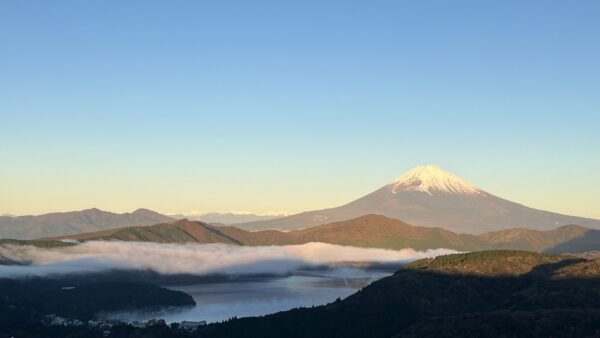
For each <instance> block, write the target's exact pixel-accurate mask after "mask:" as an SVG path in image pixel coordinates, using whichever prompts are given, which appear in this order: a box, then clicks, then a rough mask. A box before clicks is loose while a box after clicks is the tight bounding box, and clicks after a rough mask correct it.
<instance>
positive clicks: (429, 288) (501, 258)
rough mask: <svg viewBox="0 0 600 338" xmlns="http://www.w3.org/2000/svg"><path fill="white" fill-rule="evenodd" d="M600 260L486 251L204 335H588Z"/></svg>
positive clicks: (594, 320) (598, 305) (598, 309)
mask: <svg viewBox="0 0 600 338" xmlns="http://www.w3.org/2000/svg"><path fill="white" fill-rule="evenodd" d="M599 268H600V261H599V260H592V261H586V260H584V259H578V258H574V257H570V256H555V255H546V254H537V253H531V252H521V251H486V252H477V253H469V254H458V255H449V256H442V257H438V258H435V259H427V260H422V261H418V262H415V263H413V264H411V265H409V266H407V267H405V268H403V269H402V270H400V271H398V272H396V273H395V274H394V275H393V276H391V277H387V278H383V279H381V280H379V281H377V282H374V283H372V284H371V285H369V286H368V287H366V288H364V289H363V290H361V291H359V292H358V293H356V294H354V295H352V296H350V297H348V298H346V299H344V300H339V301H336V302H334V303H331V304H328V305H325V306H320V307H315V308H304V309H295V310H291V311H287V312H281V313H277V314H274V315H269V316H265V317H262V318H242V319H234V320H231V321H228V322H226V323H222V324H214V325H211V326H209V327H207V328H205V329H204V330H203V331H202V335H201V336H202V337H254V336H260V337H284V336H285V337H443V336H472V337H497V336H509V337H512V336H519V337H587V336H595V335H597V334H598V333H599V332H600V269H599Z"/></svg>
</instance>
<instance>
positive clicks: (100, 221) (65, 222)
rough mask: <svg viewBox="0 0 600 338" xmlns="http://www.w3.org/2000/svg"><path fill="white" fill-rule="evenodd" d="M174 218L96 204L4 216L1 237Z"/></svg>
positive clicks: (58, 233) (37, 235)
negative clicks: (101, 208)
mask: <svg viewBox="0 0 600 338" xmlns="http://www.w3.org/2000/svg"><path fill="white" fill-rule="evenodd" d="M173 220H175V219H174V218H171V217H168V216H165V215H162V214H159V213H157V212H155V211H152V210H148V209H137V210H135V211H134V212H131V213H123V214H117V213H113V212H108V211H103V210H99V209H96V208H93V209H86V210H82V211H70V212H57V213H50V214H44V215H39V216H0V238H14V239H34V238H40V237H49V236H62V235H69V234H77V233H82V232H91V231H98V230H103V229H112V228H122V227H128V226H137V225H151V224H157V223H164V222H170V221H173Z"/></svg>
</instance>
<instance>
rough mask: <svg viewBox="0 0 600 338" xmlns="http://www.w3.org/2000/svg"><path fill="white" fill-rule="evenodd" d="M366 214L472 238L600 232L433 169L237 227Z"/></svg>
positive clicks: (586, 222) (591, 223)
mask: <svg viewBox="0 0 600 338" xmlns="http://www.w3.org/2000/svg"><path fill="white" fill-rule="evenodd" d="M367 214H378V215H384V216H387V217H391V218H396V219H401V220H403V221H405V222H408V223H410V224H416V225H421V226H429V227H442V228H444V229H447V230H451V231H454V232H460V233H472V234H478V233H483V232H488V231H497V230H501V229H508V228H528V229H538V230H550V229H554V228H556V227H558V226H562V225H569V224H579V225H581V226H585V227H591V228H598V227H600V220H596V219H589V218H583V217H575V216H567V215H562V214H558V213H553V212H549V211H542V210H537V209H533V208H529V207H526V206H524V205H521V204H518V203H515V202H511V201H508V200H505V199H503V198H500V197H497V196H494V195H492V194H490V193H488V192H486V191H483V190H482V189H480V188H478V187H477V186H475V185H473V184H471V183H469V182H467V181H465V180H463V179H461V178H459V177H457V176H456V175H454V174H451V173H449V172H447V171H445V170H443V169H441V168H439V167H437V166H432V165H427V166H418V167H415V168H413V169H412V170H410V171H409V172H407V173H406V174H404V175H402V176H401V177H400V178H398V179H397V180H395V181H394V182H392V183H390V184H388V185H386V186H384V187H382V188H380V189H378V190H376V191H374V192H372V193H370V194H368V195H366V196H364V197H361V198H359V199H357V200H355V201H352V202H350V203H348V204H345V205H342V206H339V207H336V208H331V209H323V210H317V211H308V212H303V213H300V214H295V215H291V216H287V217H282V218H276V219H271V220H265V221H256V222H246V223H240V224H234V225H235V226H237V227H239V228H242V229H247V230H264V229H280V230H291V229H300V228H308V227H311V226H314V225H319V224H326V223H331V222H336V221H343V220H348V219H352V218H355V217H359V216H362V215H367Z"/></svg>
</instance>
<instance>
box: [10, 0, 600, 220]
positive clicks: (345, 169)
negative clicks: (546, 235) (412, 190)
mask: <svg viewBox="0 0 600 338" xmlns="http://www.w3.org/2000/svg"><path fill="white" fill-rule="evenodd" d="M598 18H600V2H599V1H576V2H573V1H495V2H491V1H353V2H348V1H296V2H293V3H292V2H285V4H283V2H281V1H272V2H261V1H238V2H233V1H213V2H209V1H121V0H119V1H108V0H102V1H41V0H40V1H2V2H0V117H1V120H0V160H1V165H0V214H1V213H13V214H28V213H34V214H37V213H43V212H49V211H57V210H74V209H83V208H88V207H99V208H102V209H108V210H114V211H128V210H133V209H135V208H137V207H146V208H152V209H156V210H158V211H162V212H186V211H189V210H199V211H227V210H248V211H256V212H267V211H287V212H296V211H302V210H308V209H315V208H323V207H331V206H336V205H339V204H341V203H345V202H348V201H350V200H352V199H354V198H356V197H359V196H361V195H363V194H366V193H368V192H370V191H372V190H375V189H377V188H379V187H380V186H382V185H384V184H386V183H388V182H389V181H391V180H393V179H394V178H395V177H397V176H400V175H401V174H402V173H403V172H405V171H407V170H408V169H410V168H411V167H412V166H414V165H417V164H437V165H439V166H441V167H443V168H445V169H447V170H449V171H452V172H454V173H456V174H457V175H459V176H461V177H463V178H466V179H468V180H470V181H471V182H473V183H475V184H477V185H479V186H481V187H482V188H484V189H486V190H488V191H490V192H492V193H494V194H497V195H499V196H502V197H505V198H508V199H511V200H515V201H518V202H521V203H524V204H527V205H530V206H533V207H538V208H544V209H551V210H554V211H559V212H563V213H569V214H578V215H583V216H591V217H596V218H600V203H599V201H600V198H599V196H600V178H599V176H600V175H599V173H600V151H599V150H600V132H599V131H598V130H599V129H600V21H599V20H598Z"/></svg>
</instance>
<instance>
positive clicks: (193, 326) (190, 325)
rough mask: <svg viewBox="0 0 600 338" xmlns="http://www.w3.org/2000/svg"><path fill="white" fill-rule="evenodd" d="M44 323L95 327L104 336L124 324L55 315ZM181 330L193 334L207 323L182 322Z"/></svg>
mask: <svg viewBox="0 0 600 338" xmlns="http://www.w3.org/2000/svg"><path fill="white" fill-rule="evenodd" d="M42 323H43V324H44V325H49V326H54V325H59V326H84V325H87V326H89V327H95V328H100V329H105V330H107V331H104V335H105V336H108V335H110V331H109V330H108V329H110V328H112V327H113V326H115V325H116V324H121V323H123V322H119V321H108V320H88V321H87V322H83V321H81V320H78V319H72V318H65V317H61V316H57V315H55V314H50V315H47V316H46V317H45V318H44V320H43V321H42ZM164 323H165V322H164V320H162V319H151V320H148V321H137V320H136V321H131V322H126V324H128V325H131V326H133V327H136V328H148V327H152V326H156V325H159V324H164ZM178 324H179V328H181V329H184V330H186V331H189V332H193V331H196V330H198V328H199V327H200V326H205V325H206V321H204V320H203V321H198V322H194V321H182V322H179V323H178Z"/></svg>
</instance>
